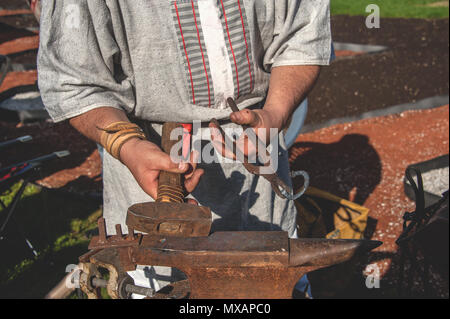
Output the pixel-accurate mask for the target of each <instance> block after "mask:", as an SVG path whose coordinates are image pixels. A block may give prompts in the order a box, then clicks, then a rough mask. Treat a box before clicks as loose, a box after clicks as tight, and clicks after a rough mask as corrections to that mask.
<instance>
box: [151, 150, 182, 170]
mask: <svg viewBox="0 0 450 319" xmlns="http://www.w3.org/2000/svg"><path fill="white" fill-rule="evenodd" d="M150 161H151V164H152V169H154V170H159V171H166V172H171V173H178V174H183V173H185V172H186V171H187V170H188V169H189V163H183V162H180V163H176V162H174V161H172V159H171V158H170V156H169V155H168V154H166V153H164V152H161V151H155V152H153V153H152V155H151V159H150Z"/></svg>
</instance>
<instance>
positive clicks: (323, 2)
mask: <svg viewBox="0 0 450 319" xmlns="http://www.w3.org/2000/svg"><path fill="white" fill-rule="evenodd" d="M271 11H272V12H271V17H272V18H273V20H274V22H273V27H274V34H273V41H272V42H271V43H270V45H269V46H268V48H267V49H266V52H265V56H264V68H265V69H266V70H267V71H270V69H271V68H272V67H277V66H285V65H329V64H330V62H331V60H332V55H333V54H332V51H333V50H332V39H331V27H330V0H275V1H274V4H273V8H272V10H271Z"/></svg>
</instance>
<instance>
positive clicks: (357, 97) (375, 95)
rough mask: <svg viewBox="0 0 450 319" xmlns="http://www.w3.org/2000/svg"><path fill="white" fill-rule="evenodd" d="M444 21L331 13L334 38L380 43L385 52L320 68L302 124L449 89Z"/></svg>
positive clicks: (434, 94)
mask: <svg viewBox="0 0 450 319" xmlns="http://www.w3.org/2000/svg"><path fill="white" fill-rule="evenodd" d="M448 21H449V20H448V19H442V20H419V19H382V21H381V28H380V29H367V28H366V27H365V23H364V18H363V17H349V16H334V17H333V18H332V32H333V38H334V41H338V42H351V43H360V44H374V45H385V46H388V47H389V48H390V50H389V51H386V52H383V53H379V54H373V55H370V54H369V55H360V56H356V57H354V58H346V59H339V60H337V61H335V62H334V63H333V64H332V65H331V66H330V67H326V68H323V70H322V74H321V76H320V79H319V81H318V83H317V85H316V87H315V88H314V90H313V91H312V93H311V95H310V111H309V114H308V119H307V123H309V124H313V123H314V124H317V123H322V122H325V121H327V120H329V119H332V118H338V117H346V116H354V115H358V114H361V113H364V112H367V111H370V110H376V109H380V108H385V107H388V106H393V105H397V104H403V103H408V102H414V101H417V100H420V99H424V98H427V97H432V96H436V95H443V94H448V92H449V22H448Z"/></svg>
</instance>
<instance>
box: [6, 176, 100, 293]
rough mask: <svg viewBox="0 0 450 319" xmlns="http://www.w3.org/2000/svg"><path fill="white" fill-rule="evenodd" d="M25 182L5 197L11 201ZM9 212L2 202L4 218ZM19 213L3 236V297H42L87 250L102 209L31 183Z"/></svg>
mask: <svg viewBox="0 0 450 319" xmlns="http://www.w3.org/2000/svg"><path fill="white" fill-rule="evenodd" d="M19 187H20V184H16V185H15V186H14V187H13V189H12V191H11V192H8V193H5V194H0V199H1V200H3V201H4V202H5V204H8V203H9V202H11V200H12V197H13V196H14V194H15V192H16V191H17V190H18V188H19ZM5 213H6V212H5V211H3V210H2V208H1V207H0V221H3V218H4V215H5ZM13 216H14V219H13V220H11V221H10V223H9V224H8V228H7V230H6V233H5V239H4V240H1V241H0V253H1V257H0V298H42V297H44V296H45V294H46V293H47V292H48V291H50V289H52V288H53V287H54V286H55V285H56V284H57V283H58V282H59V281H60V280H61V279H62V278H63V277H64V276H65V270H66V266H67V265H69V264H77V263H78V257H79V256H81V255H82V254H84V253H86V252H87V246H88V243H89V240H90V238H91V236H92V234H93V232H94V231H95V229H96V226H97V225H96V221H97V219H98V218H99V217H100V216H101V210H100V208H99V206H98V204H96V203H93V202H92V201H89V200H84V199H80V198H75V197H73V196H71V195H68V194H64V193H61V192H55V191H50V190H45V189H41V188H39V187H37V186H33V185H30V186H28V187H27V188H26V192H25V194H24V196H23V197H22V200H21V201H20V203H19V205H18V207H17V211H16V212H15V213H14V215H13ZM16 225H18V226H19V228H20V230H19V231H18V228H17V226H16ZM21 232H22V233H23V234H25V236H26V237H27V238H28V239H29V240H30V241H31V243H32V244H33V246H34V247H35V249H36V250H37V251H38V257H34V256H33V254H32V253H31V251H30V249H29V248H28V247H27V245H26V243H25V240H24V238H23V236H22V235H21Z"/></svg>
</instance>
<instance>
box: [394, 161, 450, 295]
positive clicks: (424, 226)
mask: <svg viewBox="0 0 450 319" xmlns="http://www.w3.org/2000/svg"><path fill="white" fill-rule="evenodd" d="M413 175H416V177H417V183H416V181H415V180H414V178H413ZM406 179H407V180H408V181H409V183H410V185H411V188H412V189H413V192H414V198H415V201H416V210H415V211H414V212H406V213H405V214H404V216H403V219H404V224H403V233H402V234H401V235H400V237H399V238H398V239H397V241H396V243H397V245H398V246H399V247H400V253H401V263H400V280H399V291H400V294H401V295H402V294H403V291H405V290H406V289H405V288H412V284H413V282H412V281H413V280H414V276H415V275H417V273H418V256H419V254H420V256H421V257H423V273H419V276H420V277H421V278H422V281H423V284H424V288H425V293H426V294H427V296H430V295H431V294H432V292H431V288H430V284H429V280H428V278H429V266H430V265H432V266H433V267H434V268H435V269H436V270H438V271H439V272H440V274H441V275H442V276H443V277H444V278H445V280H447V282H448V275H449V225H448V219H449V206H448V204H449V192H448V190H447V191H446V192H445V193H444V194H443V195H442V197H441V198H440V199H439V201H437V202H435V203H434V204H431V205H429V206H427V205H426V204H425V192H424V189H423V180H422V174H421V172H420V170H418V169H417V168H408V169H407V170H406ZM406 261H409V262H410V264H411V268H410V271H409V274H408V275H407V277H408V279H409V280H408V285H407V287H406V286H405V283H404V277H405V274H404V272H405V263H406Z"/></svg>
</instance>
